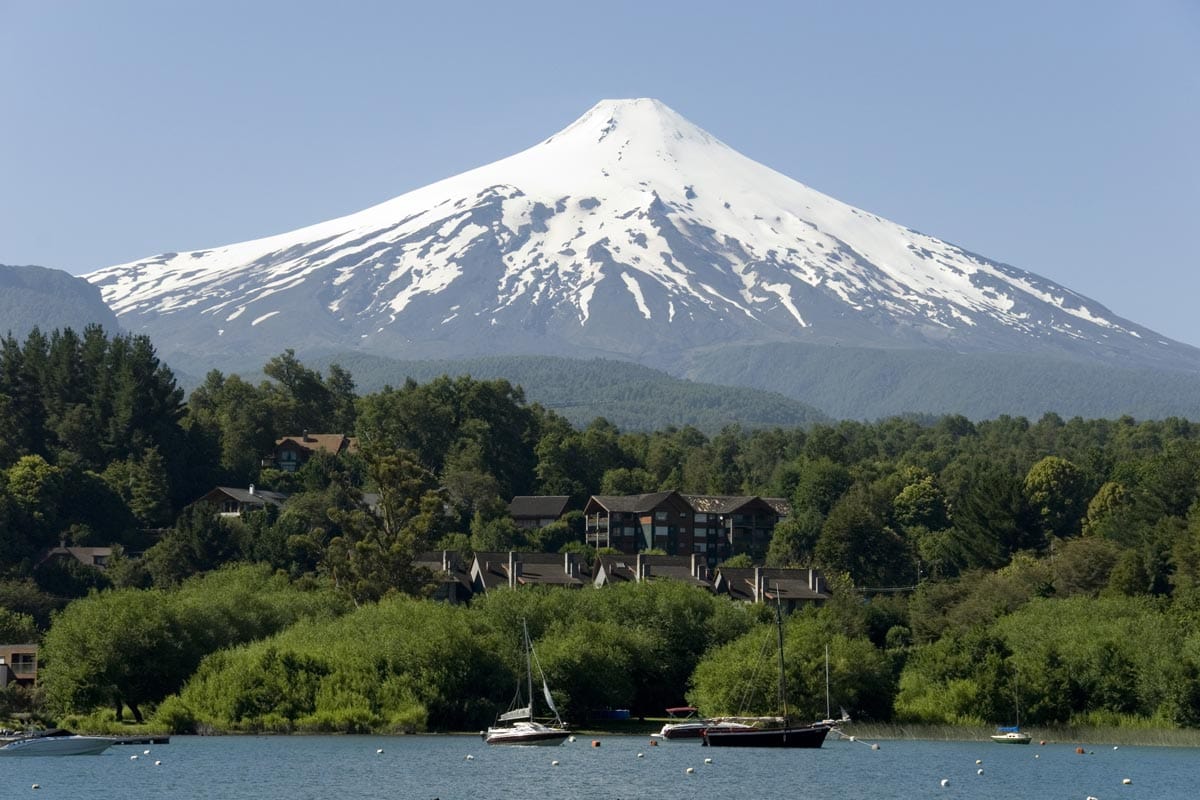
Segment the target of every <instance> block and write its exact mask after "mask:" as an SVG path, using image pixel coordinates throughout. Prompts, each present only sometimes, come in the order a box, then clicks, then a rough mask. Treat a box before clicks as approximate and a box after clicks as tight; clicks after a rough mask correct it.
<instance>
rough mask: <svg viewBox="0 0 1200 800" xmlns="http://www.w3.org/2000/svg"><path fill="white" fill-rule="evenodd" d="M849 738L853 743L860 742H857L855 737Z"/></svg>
mask: <svg viewBox="0 0 1200 800" xmlns="http://www.w3.org/2000/svg"><path fill="white" fill-rule="evenodd" d="M849 738H850V741H852V742H855V741H858V740H857V739H856V738H855V737H853V736H851V737H849Z"/></svg>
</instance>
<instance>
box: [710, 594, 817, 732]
mask: <svg viewBox="0 0 1200 800" xmlns="http://www.w3.org/2000/svg"><path fill="white" fill-rule="evenodd" d="M775 631H776V635H777V636H778V639H779V699H780V701H781V702H782V704H783V725H782V727H778V728H737V729H728V730H716V729H708V730H705V731H703V732H702V733H701V735H702V736H703V737H704V742H703V743H704V744H705V745H708V746H709V747H805V748H816V747H820V746H821V745H822V744H823V743H824V742H825V737H826V736H827V735H828V734H829V731H830V730H831V729H832V727H833V726H832V725H830V724H829V723H826V722H815V723H813V724H811V725H793V724H792V723H791V721H790V720H789V719H788V708H787V679H786V677H785V676H784V669H783V614H782V613H781V612H780V610H779V604H778V603H776V605H775Z"/></svg>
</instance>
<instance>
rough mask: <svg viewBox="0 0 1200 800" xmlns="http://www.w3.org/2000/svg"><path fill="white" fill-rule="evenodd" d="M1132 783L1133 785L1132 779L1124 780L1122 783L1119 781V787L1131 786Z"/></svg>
mask: <svg viewBox="0 0 1200 800" xmlns="http://www.w3.org/2000/svg"><path fill="white" fill-rule="evenodd" d="M1132 783H1133V779H1132V778H1125V779H1124V780H1122V781H1121V785H1122V786H1129V785H1130V784H1132Z"/></svg>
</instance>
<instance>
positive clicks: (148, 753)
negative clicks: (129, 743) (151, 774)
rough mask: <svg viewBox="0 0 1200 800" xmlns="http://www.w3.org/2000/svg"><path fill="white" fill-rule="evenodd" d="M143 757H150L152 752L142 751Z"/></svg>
mask: <svg viewBox="0 0 1200 800" xmlns="http://www.w3.org/2000/svg"><path fill="white" fill-rule="evenodd" d="M142 755H144V756H148V755H150V751H149V750H143V751H142Z"/></svg>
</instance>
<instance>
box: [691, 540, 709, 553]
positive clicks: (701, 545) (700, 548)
mask: <svg viewBox="0 0 1200 800" xmlns="http://www.w3.org/2000/svg"><path fill="white" fill-rule="evenodd" d="M692 549H693V550H695V551H696V552H697V553H707V552H708V542H696V543H695V544H694V545H692Z"/></svg>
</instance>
